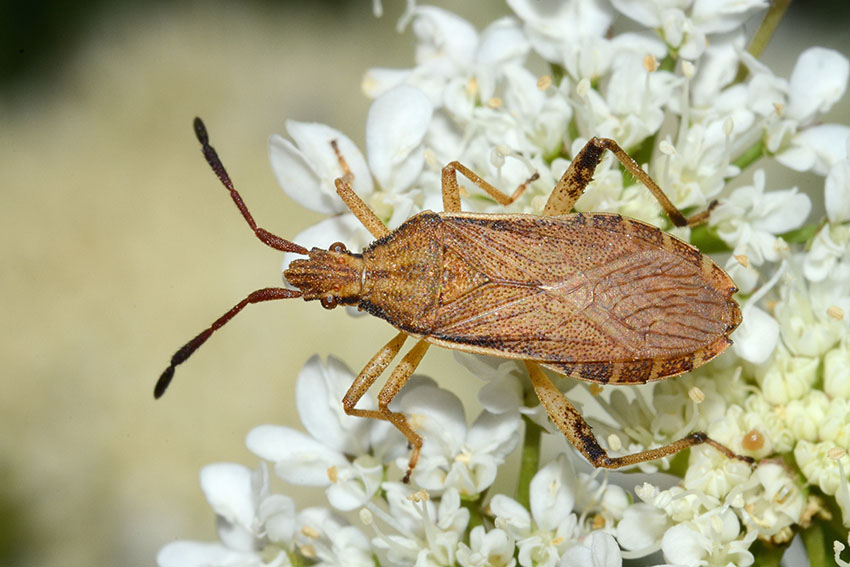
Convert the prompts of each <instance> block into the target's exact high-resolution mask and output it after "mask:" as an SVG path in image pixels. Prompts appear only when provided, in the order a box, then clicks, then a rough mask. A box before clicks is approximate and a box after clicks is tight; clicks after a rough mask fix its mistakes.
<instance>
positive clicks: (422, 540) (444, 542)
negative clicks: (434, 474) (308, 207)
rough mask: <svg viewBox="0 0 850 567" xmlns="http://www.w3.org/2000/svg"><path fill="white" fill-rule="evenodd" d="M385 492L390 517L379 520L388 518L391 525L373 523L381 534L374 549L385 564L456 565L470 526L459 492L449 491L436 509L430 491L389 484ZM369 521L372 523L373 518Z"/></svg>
mask: <svg viewBox="0 0 850 567" xmlns="http://www.w3.org/2000/svg"><path fill="white" fill-rule="evenodd" d="M383 488H384V490H385V491H386V500H387V503H388V506H389V516H384V514H383V513H381V515H379V516H378V517H379V518H381V517H385V518H386V522H387V525H386V526H384V527H379V526H378V525H377V523H372V525H373V528H374V529H375V531H376V532H377V536H376V537H374V538H373V539H372V546H373V548H374V549H375V551H376V552H377V553H378V554H379V555H380V557H381V560H382V561H381V564H384V565H386V564H389V565H400V566H401V565H412V564H414V563H415V564H417V565H452V564H454V563H455V556H456V554H457V553H458V550H459V548H458V542H459V541H460V538H461V535H462V534H463V532H464V530H465V529H466V527H467V525H468V523H469V510H467V509H466V508H463V507H461V505H460V496H459V495H458V492H457V490H454V489H448V490H446V491H445V493H444V494H443V496H442V497H441V499H440V502H439V505H435V504H434V503H433V501H431V499H430V497H429V495H428V493H427V492H426V491H424V490H420V491H418V492H413V489H412V488H411V487H410V486H409V485H406V484H401V483H389V482H388V483H384V485H383ZM372 509H374V508H372ZM367 517H369V518H370V522H372V520H371V514H367ZM385 530H386V531H385Z"/></svg>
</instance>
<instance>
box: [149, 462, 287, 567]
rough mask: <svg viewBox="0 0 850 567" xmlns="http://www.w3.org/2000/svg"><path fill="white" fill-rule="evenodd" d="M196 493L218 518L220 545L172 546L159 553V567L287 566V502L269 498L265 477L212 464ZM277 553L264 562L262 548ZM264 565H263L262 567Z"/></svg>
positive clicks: (203, 472)
mask: <svg viewBox="0 0 850 567" xmlns="http://www.w3.org/2000/svg"><path fill="white" fill-rule="evenodd" d="M200 476H201V488H202V489H203V491H204V495H205V496H206V498H207V501H208V502H209V503H210V506H211V507H212V508H213V510H214V511H215V513H216V515H217V517H218V534H219V537H220V538H221V543H220V544H219V543H200V542H192V541H177V542H174V543H170V544H168V545H167V546H165V547H164V548H162V549H161V550H160V552H159V554H158V556H157V564H158V565H159V566H160V567H184V566H189V567H192V566H197V567H204V566H215V567H236V566H238V565H242V566H256V567H279V566H288V565H290V561H289V557H288V556H287V554H286V549H287V548H291V547H292V538H293V536H294V532H295V504H294V502H293V501H292V499H291V498H288V497H286V496H283V495H280V494H269V485H268V471H267V469H266V467H265V465H261V466H260V468H259V469H257V470H256V471H251V470H250V469H249V468H247V467H245V466H242V465H238V464H235V463H216V464H212V465H207V466H206V467H204V468H203V469H202V470H201V475H200ZM271 544H274V545H275V546H276V547H278V549H277V551H273V552H272V553H271V554H270V555H268V556H267V557H266V556H265V555H264V554H263V553H261V551H262V550H263V548H264V547H265V546H267V545H271ZM266 559H268V561H266Z"/></svg>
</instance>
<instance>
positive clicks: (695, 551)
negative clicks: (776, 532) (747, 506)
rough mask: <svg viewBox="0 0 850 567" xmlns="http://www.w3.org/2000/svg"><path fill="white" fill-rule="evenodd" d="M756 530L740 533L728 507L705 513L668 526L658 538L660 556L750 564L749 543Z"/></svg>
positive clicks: (685, 560) (680, 561)
mask: <svg viewBox="0 0 850 567" xmlns="http://www.w3.org/2000/svg"><path fill="white" fill-rule="evenodd" d="M757 533H758V532H756V531H750V532H747V533H745V534H743V535H742V534H741V525H740V523H739V521H738V517H737V516H736V515H735V513H734V512H733V511H732V510H730V509H726V510H723V509H718V510H716V511H714V510H713V511H710V512H706V513H705V514H702V515H700V516H698V517H696V518H694V519H693V520H691V521H688V522H683V523H681V524H677V525H675V526H673V527H671V528H670V529H669V530H667V532H666V533H665V534H664V537H663V539H662V540H661V549H662V551H663V552H664V559H666V560H667V561H669V562H671V563H676V564H680V565H706V566H718V567H720V566H723V567H725V566H726V565H738V566H742V567H744V566H747V565H752V564H753V561H754V557H753V554H752V553H751V552H750V551H749V549H748V548H749V546H750V544H752V542H753V541H754V540H755V538H756V536H757Z"/></svg>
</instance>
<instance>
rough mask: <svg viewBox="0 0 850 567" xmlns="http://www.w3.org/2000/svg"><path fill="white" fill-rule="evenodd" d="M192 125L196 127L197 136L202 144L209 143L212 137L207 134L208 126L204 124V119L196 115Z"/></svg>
mask: <svg viewBox="0 0 850 567" xmlns="http://www.w3.org/2000/svg"><path fill="white" fill-rule="evenodd" d="M192 125H193V126H194V127H195V136H196V137H197V138H198V141H199V142H200V143H201V145H204V146H206V145H209V143H210V137H209V135H208V134H207V127H206V126H204V121H203V120H201V119H200V118H198V117H197V116H196V117H195V120H194V121H193V122H192Z"/></svg>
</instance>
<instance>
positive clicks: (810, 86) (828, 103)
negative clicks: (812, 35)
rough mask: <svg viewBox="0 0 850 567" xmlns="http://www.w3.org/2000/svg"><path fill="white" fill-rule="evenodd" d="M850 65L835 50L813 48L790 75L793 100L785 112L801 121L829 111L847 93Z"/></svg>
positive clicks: (802, 57)
mask: <svg viewBox="0 0 850 567" xmlns="http://www.w3.org/2000/svg"><path fill="white" fill-rule="evenodd" d="M848 76H850V62H848V61H847V58H846V57H845V56H844V55H842V54H841V53H839V52H838V51H835V50H833V49H826V48H823V47H810V48H809V49H807V50H805V51H804V52H803V53H802V54H800V57H799V58H798V59H797V64H796V65H794V70H793V71H792V72H791V80H790V88H791V93H790V100H789V103H788V108H787V109H786V113H787V115H788V116H792V117H794V118H795V119H797V120H799V121H801V122H808V121H809V120H811V119H813V118H814V117H815V115H816V114H818V113H824V112H827V111H829V109H830V108H832V105H834V104H835V103H836V102H837V101H838V100H839V99H840V98H841V97H842V96H844V92H845V91H846V90H847V78H848Z"/></svg>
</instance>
